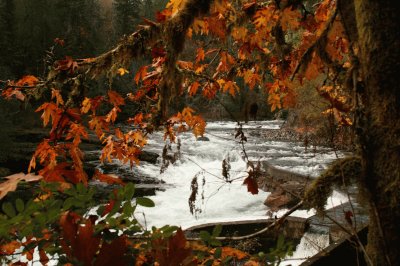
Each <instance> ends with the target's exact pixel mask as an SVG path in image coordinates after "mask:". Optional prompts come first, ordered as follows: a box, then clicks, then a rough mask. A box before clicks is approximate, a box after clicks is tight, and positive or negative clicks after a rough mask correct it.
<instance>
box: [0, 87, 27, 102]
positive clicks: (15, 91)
mask: <svg viewBox="0 0 400 266" xmlns="http://www.w3.org/2000/svg"><path fill="white" fill-rule="evenodd" d="M1 95H2V96H3V97H4V98H5V99H7V100H9V99H11V97H12V96H15V98H17V100H20V101H24V100H25V95H24V94H23V93H22V92H21V90H20V89H19V88H8V89H5V90H3V91H2V93H1Z"/></svg>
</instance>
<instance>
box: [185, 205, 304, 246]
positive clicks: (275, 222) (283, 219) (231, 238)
mask: <svg viewBox="0 0 400 266" xmlns="http://www.w3.org/2000/svg"><path fill="white" fill-rule="evenodd" d="M302 205H303V201H300V202H299V203H297V204H296V205H295V206H294V207H292V208H291V209H290V210H288V211H287V212H286V213H285V214H284V215H282V217H280V218H279V219H276V220H275V221H274V222H273V223H271V224H270V225H268V226H266V227H265V228H263V229H261V230H259V231H257V232H255V233H252V234H249V235H244V236H227V237H216V238H215V239H217V240H222V241H225V240H245V239H249V238H253V237H256V236H258V235H261V234H263V233H265V232H267V231H269V230H271V229H273V228H274V227H275V226H277V225H281V224H282V223H283V222H284V221H285V219H286V218H287V217H288V216H289V215H291V214H292V213H293V212H295V211H296V210H298V209H299V208H300V207H301V206H302ZM187 240H189V241H200V240H201V239H200V238H197V237H192V238H191V237H188V238H187Z"/></svg>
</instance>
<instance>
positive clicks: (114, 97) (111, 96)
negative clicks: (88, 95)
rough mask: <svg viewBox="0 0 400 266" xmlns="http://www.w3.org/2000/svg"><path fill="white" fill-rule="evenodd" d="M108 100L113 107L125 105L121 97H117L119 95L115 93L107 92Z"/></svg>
mask: <svg viewBox="0 0 400 266" xmlns="http://www.w3.org/2000/svg"><path fill="white" fill-rule="evenodd" d="M108 99H109V101H110V103H111V104H113V105H114V106H120V105H124V104H125V100H124V98H122V96H121V95H119V93H118V92H116V91H112V90H109V91H108Z"/></svg>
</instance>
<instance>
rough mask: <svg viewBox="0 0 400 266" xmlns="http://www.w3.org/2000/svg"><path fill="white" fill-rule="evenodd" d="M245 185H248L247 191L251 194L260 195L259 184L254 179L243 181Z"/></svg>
mask: <svg viewBox="0 0 400 266" xmlns="http://www.w3.org/2000/svg"><path fill="white" fill-rule="evenodd" d="M243 185H247V191H248V192H250V193H251V194H253V195H254V194H258V184H257V181H256V180H255V179H254V178H251V177H247V178H246V179H245V180H244V181H243Z"/></svg>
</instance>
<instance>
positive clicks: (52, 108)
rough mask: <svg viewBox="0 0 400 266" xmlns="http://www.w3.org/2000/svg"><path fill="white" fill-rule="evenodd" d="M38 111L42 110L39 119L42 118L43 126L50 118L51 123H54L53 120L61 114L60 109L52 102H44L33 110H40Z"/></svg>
mask: <svg viewBox="0 0 400 266" xmlns="http://www.w3.org/2000/svg"><path fill="white" fill-rule="evenodd" d="M40 111H43V114H42V116H41V119H42V120H43V126H44V127H45V126H47V124H48V123H49V121H50V118H51V119H52V123H53V125H54V124H55V121H57V120H58V119H59V118H60V116H61V110H59V109H58V107H57V105H56V104H55V103H52V102H47V103H44V104H42V105H41V106H39V108H37V109H36V110H35V112H40Z"/></svg>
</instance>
